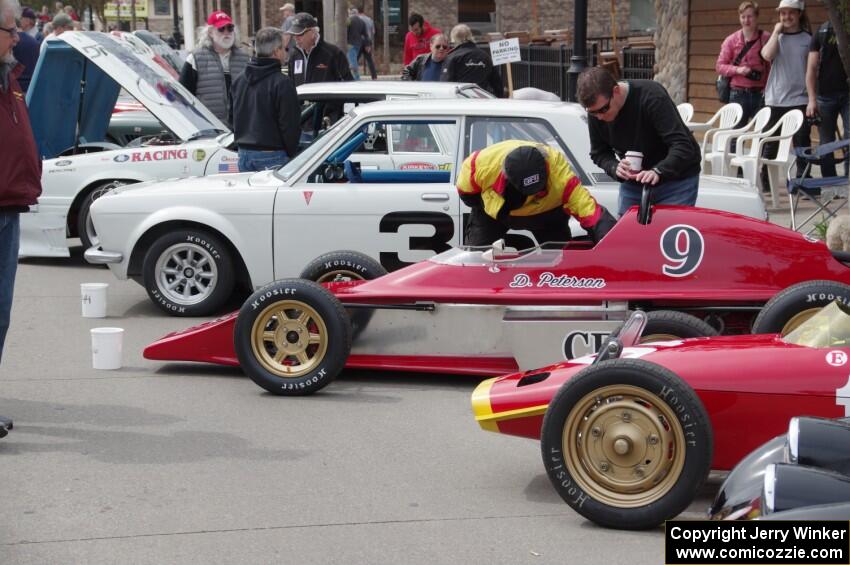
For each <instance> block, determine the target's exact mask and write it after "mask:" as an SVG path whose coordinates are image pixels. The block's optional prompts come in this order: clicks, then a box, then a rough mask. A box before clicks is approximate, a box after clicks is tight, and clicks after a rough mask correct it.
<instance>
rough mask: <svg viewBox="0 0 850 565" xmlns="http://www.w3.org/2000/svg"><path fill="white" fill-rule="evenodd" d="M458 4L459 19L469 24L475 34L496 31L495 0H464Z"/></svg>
mask: <svg viewBox="0 0 850 565" xmlns="http://www.w3.org/2000/svg"><path fill="white" fill-rule="evenodd" d="M457 4H458V5H457V21H458V22H460V23H464V24H466V25H468V26H469V27H470V29H471V30H472V33H473V34H475V35H485V34H487V33H490V32H493V31H496V23H495V22H496V2H495V0H463V2H458V3H457Z"/></svg>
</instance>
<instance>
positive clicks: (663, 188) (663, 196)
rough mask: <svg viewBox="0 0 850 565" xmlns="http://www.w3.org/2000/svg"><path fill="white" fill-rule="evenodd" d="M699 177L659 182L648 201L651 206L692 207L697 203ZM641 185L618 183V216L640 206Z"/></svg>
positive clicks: (652, 189)
mask: <svg viewBox="0 0 850 565" xmlns="http://www.w3.org/2000/svg"><path fill="white" fill-rule="evenodd" d="M698 190H699V175H694V176H692V177H686V178H683V179H677V180H668V181H666V182H660V183H658V184H656V185H655V186H653V187H651V190H650V193H649V199H650V201H651V202H652V203H653V204H670V205H673V206H693V205H694V204H696V203H697V191H698ZM641 191H642V187H641V185H639V184H637V183H634V182H623V183H620V201H619V207H620V209H619V214H620V216H622V215H623V214H624V213H625V212H626V210H628V209H629V208H631V207H632V206H638V205H640V194H641Z"/></svg>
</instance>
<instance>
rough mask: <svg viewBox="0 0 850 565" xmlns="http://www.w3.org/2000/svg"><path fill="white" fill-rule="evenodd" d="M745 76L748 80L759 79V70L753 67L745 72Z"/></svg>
mask: <svg viewBox="0 0 850 565" xmlns="http://www.w3.org/2000/svg"><path fill="white" fill-rule="evenodd" d="M746 78H748V79H750V80H761V71H757V70H755V69H753V70H751V71H750V72H748V73H747V74H746Z"/></svg>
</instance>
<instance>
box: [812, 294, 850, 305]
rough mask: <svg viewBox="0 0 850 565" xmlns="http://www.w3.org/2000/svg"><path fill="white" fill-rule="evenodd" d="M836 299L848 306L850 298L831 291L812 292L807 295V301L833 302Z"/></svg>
mask: <svg viewBox="0 0 850 565" xmlns="http://www.w3.org/2000/svg"><path fill="white" fill-rule="evenodd" d="M835 300H837V301H838V302H840V303H841V304H844V305H845V306H848V299H847V297H846V296H839V295H837V294H833V293H831V292H812V293H809V294H807V295H806V302H833V301H835Z"/></svg>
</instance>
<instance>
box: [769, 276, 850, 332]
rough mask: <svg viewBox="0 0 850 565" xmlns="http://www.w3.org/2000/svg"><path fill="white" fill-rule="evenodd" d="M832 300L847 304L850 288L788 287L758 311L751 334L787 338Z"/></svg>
mask: <svg viewBox="0 0 850 565" xmlns="http://www.w3.org/2000/svg"><path fill="white" fill-rule="evenodd" d="M834 300H840V301H841V302H842V303H843V304H850V286H848V285H846V284H842V283H838V282H834V281H823V280H819V281H807V282H804V283H799V284H795V285H793V286H789V287H788V288H786V289H785V290H783V291H782V292H780V293H779V294H777V295H776V296H774V297H773V298H771V299H770V300H768V301H767V304H765V305H764V307H763V308H762V309H761V312H759V315H758V316H757V317H756V320H755V322H753V333H754V334H772V333H779V334H782V335H785V334H788V333H790V332H791V331H793V330H795V329H796V328H797V327H798V326H799V325H800V324H802V323H803V322H805V321H806V320H808V319H809V318H811V317H812V316H813V315H814V314H815V313H817V311H818V310H820V309H821V308H823V307H824V306H827V305H829V304H830V303H832V302H833V301H834Z"/></svg>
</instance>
